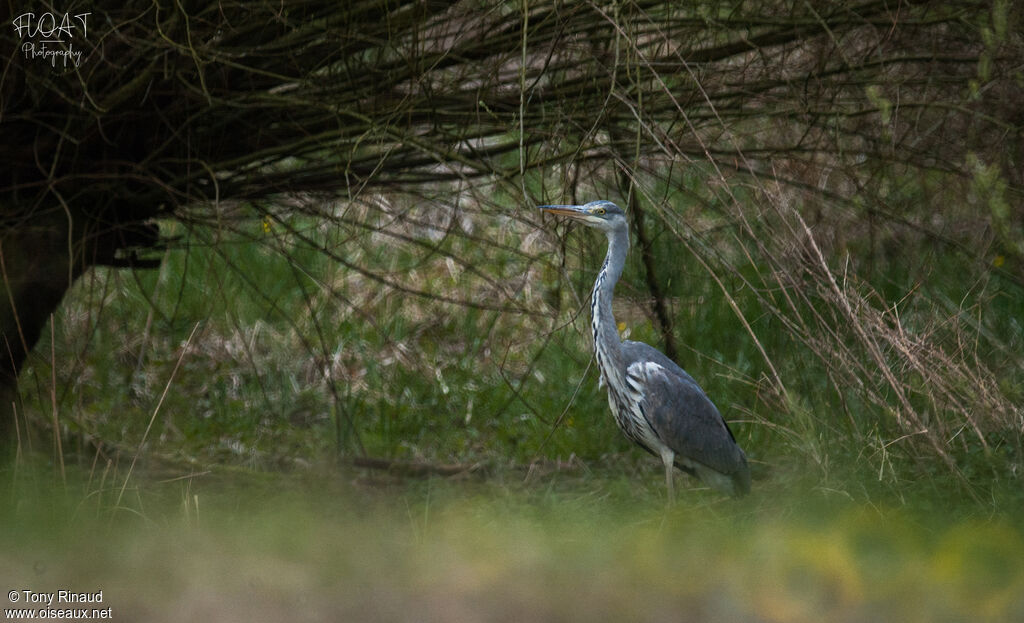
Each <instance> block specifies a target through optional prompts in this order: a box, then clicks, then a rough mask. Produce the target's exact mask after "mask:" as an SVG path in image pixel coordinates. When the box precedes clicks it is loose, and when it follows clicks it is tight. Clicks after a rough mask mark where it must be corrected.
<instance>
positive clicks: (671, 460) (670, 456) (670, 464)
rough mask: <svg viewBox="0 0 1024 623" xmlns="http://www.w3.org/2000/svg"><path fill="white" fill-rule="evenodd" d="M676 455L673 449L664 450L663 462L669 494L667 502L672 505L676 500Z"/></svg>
mask: <svg viewBox="0 0 1024 623" xmlns="http://www.w3.org/2000/svg"><path fill="white" fill-rule="evenodd" d="M675 458H676V455H675V453H674V452H672V451H671V450H663V451H662V453H661V462H662V463H664V464H665V491H666V494H667V495H668V499H667V503H668V504H669V505H670V506H671V505H672V504H673V503H674V502H675V501H676V487H675V483H674V482H673V479H672V477H673V476H674V474H673V472H672V470H673V469H674V468H675Z"/></svg>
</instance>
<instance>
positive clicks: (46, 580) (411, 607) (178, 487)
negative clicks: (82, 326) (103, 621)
mask: <svg viewBox="0 0 1024 623" xmlns="http://www.w3.org/2000/svg"><path fill="white" fill-rule="evenodd" d="M3 476H4V483H5V491H4V493H5V497H6V496H14V497H15V498H16V499H17V502H16V503H12V504H7V505H5V507H4V508H3V510H2V511H0V517H2V520H3V524H4V525H5V530H4V531H3V533H2V534H0V543H2V547H0V551H2V552H3V553H2V554H0V563H2V564H0V581H3V585H4V586H11V587H19V588H29V589H32V590H49V589H52V588H56V587H70V588H71V589H72V590H78V591H96V590H103V591H104V605H106V606H110V607H112V608H113V612H114V614H115V620H145V621H179V620H184V619H188V620H217V621H276V620H285V619H287V620H296V621H325V620H356V619H358V620H384V621H388V620H390V621H413V620H415V621H450V620H463V619H468V620H581V619H583V620H596V621H621V620H672V621H677V620H684V621H685V620H719V621H772V622H774V621H778V622H789V621H794V622H799V621H820V620H843V621H869V620H900V621H922V622H924V621H1012V620H1019V618H1020V617H1021V616H1022V615H1024V531H1022V529H1021V527H1020V523H1019V521H1016V518H1017V517H1019V511H1020V510H1022V509H1021V506H1020V504H1019V503H1018V505H1017V506H1016V508H1013V509H1009V508H1008V509H1006V512H1000V513H995V514H988V515H981V514H973V513H967V514H963V513H962V512H960V511H961V510H962V509H960V508H959V507H956V506H954V508H953V509H952V511H953V512H930V511H928V510H924V509H923V508H921V507H919V506H917V505H910V506H903V507H901V508H894V507H890V506H874V505H864V504H858V503H854V502H851V501H850V500H849V499H847V498H846V497H845V496H843V495H840V494H837V493H835V492H832V491H828V490H824V489H821V488H815V489H811V488H808V489H799V490H798V489H792V488H791V489H785V488H783V487H781V486H779V485H778V484H777V483H775V484H765V485H763V486H762V487H759V488H758V489H756V490H755V492H754V494H753V495H751V496H750V497H749V498H747V499H744V500H741V501H730V500H723V499H722V498H721V497H719V496H717V495H714V494H712V493H709V492H701V491H690V492H686V493H684V498H683V499H682V500H680V503H679V504H678V505H676V506H675V507H673V508H671V509H666V508H665V506H664V501H663V498H662V494H663V492H662V490H661V489H660V487H658V486H645V485H644V484H643V482H642V479H641V481H640V483H638V482H637V479H635V478H631V477H627V476H624V475H622V474H617V473H615V472H612V471H609V470H596V471H595V470H591V471H589V472H582V471H581V470H578V469H577V470H569V471H563V472H558V473H550V474H547V475H543V476H540V477H537V478H534V479H533V480H532V481H531V482H529V483H524V482H522V480H521V477H516V476H513V475H512V474H511V473H506V474H505V475H504V477H503V478H502V479H495V478H490V479H483V480H481V479H469V480H465V479H461V480H457V481H452V480H442V479H428V480H423V481H399V480H393V479H389V478H385V477H381V476H379V475H373V474H366V473H359V472H353V471H345V470H343V471H339V472H335V471H330V473H317V472H316V471H313V472H310V471H307V472H303V473H297V474H293V475H286V474H280V473H278V474H263V475H260V474H257V473H253V472H250V471H244V472H239V471H237V470H224V469H215V470H214V471H213V472H212V473H206V474H198V475H194V476H193V477H191V478H186V479H173V480H168V479H161V478H160V477H157V476H156V475H155V474H154V473H147V474H143V473H136V474H135V475H134V476H133V477H132V478H130V479H129V480H128V483H127V484H128V486H127V488H126V493H125V495H124V496H123V497H122V499H121V502H120V504H117V503H116V499H117V497H118V492H119V491H120V488H121V487H122V485H124V483H125V481H124V476H125V474H124V471H123V470H121V471H119V472H117V473H116V474H113V473H111V474H109V475H108V478H107V482H105V483H100V482H99V479H98V478H97V475H96V474H92V476H91V477H90V475H89V474H88V473H85V472H81V471H78V470H71V472H70V473H69V476H68V484H67V486H66V488H64V487H63V486H62V485H60V484H59V482H57V483H55V482H54V480H53V473H52V472H48V471H47V470H46V469H45V468H40V467H36V468H24V467H23V469H22V470H21V471H20V472H19V473H18V474H17V475H13V474H12V473H11V472H9V471H8V472H6V473H4V474H3ZM793 482H795V481H791V482H790V484H792V483H793ZM638 484H639V486H638ZM4 605H5V607H6V606H8V604H6V603H5V604H4Z"/></svg>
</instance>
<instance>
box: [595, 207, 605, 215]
mask: <svg viewBox="0 0 1024 623" xmlns="http://www.w3.org/2000/svg"><path fill="white" fill-rule="evenodd" d="M594 214H604V208H594Z"/></svg>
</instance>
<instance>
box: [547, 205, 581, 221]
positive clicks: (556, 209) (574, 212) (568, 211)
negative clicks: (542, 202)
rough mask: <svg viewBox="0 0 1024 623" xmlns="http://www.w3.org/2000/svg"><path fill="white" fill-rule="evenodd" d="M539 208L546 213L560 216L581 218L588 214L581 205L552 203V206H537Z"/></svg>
mask: <svg viewBox="0 0 1024 623" xmlns="http://www.w3.org/2000/svg"><path fill="white" fill-rule="evenodd" d="M537 208H538V209H539V210H543V211H544V212H547V213H548V214H558V215H560V216H568V217H571V218H577V219H582V218H586V217H587V216H588V214H587V212H586V210H584V209H583V206H573V205H553V206H537Z"/></svg>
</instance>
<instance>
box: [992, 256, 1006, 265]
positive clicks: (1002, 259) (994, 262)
mask: <svg viewBox="0 0 1024 623" xmlns="http://www.w3.org/2000/svg"><path fill="white" fill-rule="evenodd" d="M1005 263H1006V258H1005V257H1003V256H1002V255H997V256H996V257H995V259H993V260H992V265H993V266H995V267H996V268H999V267H1000V266H1002V265H1003V264H1005Z"/></svg>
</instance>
